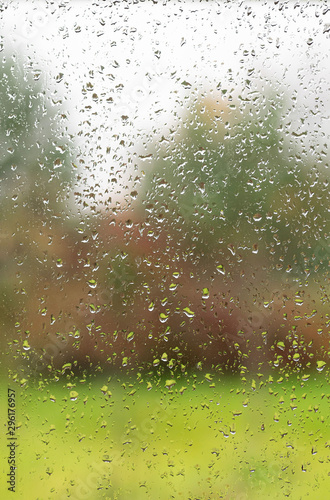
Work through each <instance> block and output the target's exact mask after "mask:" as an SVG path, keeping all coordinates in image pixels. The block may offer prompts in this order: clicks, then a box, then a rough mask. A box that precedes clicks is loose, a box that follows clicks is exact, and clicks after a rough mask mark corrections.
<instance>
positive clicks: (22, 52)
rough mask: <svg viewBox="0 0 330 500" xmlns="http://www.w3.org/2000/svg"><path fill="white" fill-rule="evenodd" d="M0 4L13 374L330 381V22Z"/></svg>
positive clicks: (276, 15)
mask: <svg viewBox="0 0 330 500" xmlns="http://www.w3.org/2000/svg"><path fill="white" fill-rule="evenodd" d="M1 9H2V33H3V35H2V45H1V47H2V52H1V66H0V71H1V78H0V98H1V116H0V134H1V145H0V147H1V158H0V165H1V195H0V203H1V214H2V229H1V249H0V252H1V254H0V255H1V275H2V279H1V296H2V300H1V319H2V323H3V332H4V333H3V335H2V338H1V350H2V353H3V355H2V359H3V362H2V363H3V367H4V368H7V367H9V368H10V369H11V370H13V373H16V372H17V373H18V372H20V374H21V375H24V376H33V377H44V376H45V374H49V376H50V377H51V378H55V379H56V378H58V377H60V376H61V374H63V373H66V372H67V371H70V370H72V371H73V372H74V373H80V372H86V373H90V372H91V373H94V372H95V371H100V372H105V373H108V372H109V373H112V372H116V373H117V372H123V373H130V372H133V373H135V372H137V371H149V372H152V373H155V374H157V375H163V374H166V375H167V376H169V377H170V376H174V374H175V373H186V372H189V373H191V372H195V371H196V370H197V371H198V370H201V371H203V370H215V371H217V372H219V373H238V374H240V375H241V376H242V377H245V375H246V374H248V373H256V372H257V371H259V370H261V371H262V372H263V373H268V372H270V373H272V372H273V371H276V372H278V371H279V372H281V373H286V372H287V370H289V371H298V372H299V371H305V370H306V369H309V368H318V369H319V370H322V369H323V368H324V366H325V365H326V362H327V361H328V360H329V353H330V345H329V321H330V318H329V298H328V292H329V274H328V266H329V186H328V182H329V153H328V148H327V142H328V139H329V109H330V108H329V104H330V103H329V93H328V86H329V74H328V51H327V47H328V44H329V24H328V22H329V12H328V10H327V9H326V8H324V7H323V6H322V5H321V4H318V5H316V6H310V5H308V4H301V5H300V6H299V8H296V7H295V5H294V4H293V3H292V4H288V5H286V7H285V9H284V8H279V6H273V5H270V4H263V5H261V4H258V3H253V2H251V3H246V4H245V5H243V6H241V7H240V8H239V9H237V6H234V7H231V6H229V5H226V6H225V5H223V4H217V3H212V4H210V3H207V2H201V3H198V4H197V3H196V5H195V8H192V6H191V4H190V3H189V4H182V3H180V2H176V3H173V4H171V5H167V6H166V9H167V10H166V12H167V13H168V14H167V16H168V19H166V22H165V21H164V20H163V19H162V16H163V14H164V11H163V7H162V6H161V5H160V3H157V2H155V3H153V4H144V3H142V2H141V3H137V4H136V5H134V6H131V7H130V9H127V6H125V5H121V4H117V3H114V4H113V5H111V6H108V7H103V6H101V5H94V4H93V9H92V10H93V12H92V14H93V15H92V16H91V15H90V14H91V5H90V4H88V3H86V2H74V3H73V2H62V3H61V4H60V5H59V6H57V7H55V6H53V5H52V4H51V3H42V2H32V3H31V2H19V3H14V2H8V3H7V4H5V5H3V6H2V7H1Z"/></svg>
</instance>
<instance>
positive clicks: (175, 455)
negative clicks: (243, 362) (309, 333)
mask: <svg viewBox="0 0 330 500" xmlns="http://www.w3.org/2000/svg"><path fill="white" fill-rule="evenodd" d="M264 379H265V380H264ZM64 382H65V383H64ZM260 382H261V383H263V384H262V385H261V387H260ZM68 383H69V384H70V383H71V384H73V386H70V385H67V384H68ZM12 384H13V383H11V384H10V385H12ZM14 385H15V384H14ZM152 385H153V387H152V388H151V389H150V390H148V389H147V382H146V380H145V379H144V378H143V377H142V376H141V377H140V378H139V379H138V380H137V381H135V382H133V383H132V384H130V383H129V381H126V383H125V384H123V381H122V380H121V381H118V380H117V379H116V378H115V377H113V378H112V379H111V380H110V381H109V379H107V378H106V377H104V378H102V377H99V378H96V377H94V378H91V379H90V381H88V380H87V381H86V382H84V383H81V382H79V380H77V379H74V380H69V379H67V380H65V379H64V381H63V380H60V381H59V382H57V383H49V384H48V385H47V384H44V385H43V386H41V387H40V389H38V388H37V387H33V384H31V385H30V386H25V387H23V388H20V386H19V385H18V384H16V385H15V389H16V399H17V422H18V425H19V429H18V431H17V436H18V442H19V447H18V448H17V462H18V468H17V471H16V472H17V484H16V490H17V491H16V494H15V495H12V494H11V493H10V492H8V491H6V484H5V480H4V477H5V475H6V474H7V472H8V471H7V468H8V465H7V461H6V456H7V455H6V454H7V451H6V449H5V445H6V442H5V439H2V441H1V442H2V451H1V454H2V457H3V459H2V470H3V475H2V482H1V491H0V497H1V498H3V499H7V498H12V497H13V498H18V499H24V500H36V499H40V500H45V499H48V498H49V499H52V498H54V499H59V500H62V499H66V498H70V499H71V500H78V499H91V500H98V499H120V500H128V499H134V500H135V499H136V500H139V499H159V500H163V499H164V500H165V499H166V500H167V499H170V498H174V499H180V498H182V499H184V500H187V499H201V500H202V499H203V500H204V499H219V498H225V499H239V500H243V499H252V500H254V499H259V498H271V499H275V498H285V497H290V498H293V499H300V498H301V499H305V498H311V499H320V498H327V496H328V491H329V480H330V478H329V475H330V436H329V432H330V426H329V399H330V394H329V392H330V390H329V387H328V384H327V381H326V377H325V376H323V374H320V373H317V374H315V377H314V376H313V375H312V376H311V377H310V378H309V380H307V381H305V382H302V380H301V379H300V380H298V379H297V377H295V378H292V379H290V380H286V381H284V382H282V383H279V382H277V381H276V380H274V381H273V382H272V383H270V382H269V381H268V380H267V378H266V377H264V378H258V377H257V376H256V377H255V381H254V382H253V381H252V380H249V381H247V382H242V381H240V380H239V379H236V378H230V377H223V378H221V379H220V380H216V378H215V377H214V378H213V380H212V382H210V381H209V380H207V378H205V377H203V376H201V377H200V378H199V379H193V378H191V379H190V380H187V379H185V378H182V379H181V380H178V381H177V383H176V384H175V385H174V386H172V387H171V388H170V389H169V388H167V387H165V385H166V382H165V380H159V381H158V385H157V381H156V383H152ZM183 385H185V386H186V388H185V389H184V388H183ZM105 386H106V387H105ZM101 389H103V391H102V390H101ZM72 391H75V393H77V394H73V393H72ZM108 391H111V395H110V394H109V393H108ZM1 393H2V395H3V396H4V397H3V398H2V401H1V403H2V406H1V407H2V409H3V410H2V417H3V421H4V425H5V416H6V413H5V412H6V401H5V399H6V393H7V386H3V388H2V391H1ZM70 393H71V396H72V397H73V398H74V399H75V398H76V399H75V400H71V398H70ZM5 433H6V428H5V427H4V426H3V437H4V438H5Z"/></svg>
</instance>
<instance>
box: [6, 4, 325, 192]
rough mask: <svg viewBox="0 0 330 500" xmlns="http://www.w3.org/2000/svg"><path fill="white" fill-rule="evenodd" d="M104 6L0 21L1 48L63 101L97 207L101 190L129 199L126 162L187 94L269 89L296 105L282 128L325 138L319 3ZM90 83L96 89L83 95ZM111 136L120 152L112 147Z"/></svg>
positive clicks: (42, 7)
mask: <svg viewBox="0 0 330 500" xmlns="http://www.w3.org/2000/svg"><path fill="white" fill-rule="evenodd" d="M111 3H112V2H92V1H79V0H78V1H74V0H73V1H62V2H61V1H56V2H50V1H48V2H46V1H30V0H29V1H8V2H6V3H5V4H6V9H5V10H4V12H3V13H2V19H1V33H2V38H3V44H4V48H5V49H6V50H15V51H17V52H22V53H23V54H25V56H30V57H31V59H32V61H34V64H35V65H36V67H35V69H36V70H38V69H39V70H40V69H41V70H42V72H43V74H44V76H45V78H46V79H47V84H48V87H49V88H50V89H51V91H52V92H53V94H55V93H57V94H58V95H60V96H62V97H64V101H65V105H66V106H67V108H68V110H69V117H70V119H69V129H70V131H71V133H73V134H74V136H75V137H76V143H77V147H78V149H79V151H80V153H79V158H80V159H83V160H84V161H85V164H87V165H90V166H91V167H92V172H93V173H94V178H90V179H89V180H88V185H92V184H93V183H94V184H95V183H96V182H97V181H99V182H100V183H102V188H100V190H99V191H100V194H99V195H98V194H97V193H96V194H97V196H99V199H100V200H101V199H102V198H104V194H103V193H104V186H107V187H108V189H109V192H111V194H112V196H113V198H114V199H118V198H120V196H121V195H119V193H117V195H116V191H119V192H120V193H124V194H125V193H126V192H128V191H129V188H128V187H127V188H126V185H127V180H128V178H129V175H130V174H131V167H130V166H128V167H126V166H125V165H126V164H127V163H130V162H131V164H134V161H135V153H137V154H138V153H139V152H141V151H142V143H143V141H145V138H146V137H147V136H148V135H149V137H150V139H149V141H150V140H151V138H155V137H157V136H159V135H163V134H166V130H168V129H169V127H170V125H171V124H172V125H173V124H175V122H176V121H177V120H178V117H179V116H180V114H182V110H183V109H184V106H185V104H184V103H185V102H186V99H187V98H189V96H190V95H192V94H195V95H198V94H199V93H200V92H203V91H205V90H208V91H211V90H215V88H216V86H217V85H218V84H219V83H221V88H225V89H228V90H230V89H232V88H234V89H235V92H236V95H237V94H239V93H243V94H245V95H248V93H249V92H251V91H253V90H255V89H260V88H261V86H262V85H263V84H265V83H267V81H269V82H274V83H275V84H276V83H277V82H278V83H279V84H280V85H281V86H282V88H285V89H286V90H287V92H288V95H289V96H292V95H293V94H294V93H296V96H297V101H296V104H295V111H296V113H295V114H293V115H292V117H293V118H294V120H293V121H294V124H293V125H292V126H291V127H293V129H291V130H296V131H301V127H302V126H305V127H307V128H308V132H309V134H308V135H309V140H310V141H311V143H313V141H314V143H319V142H320V137H322V134H323V135H324V142H326V141H327V140H328V139H329V134H330V120H329V117H330V116H329V113H330V97H329V95H330V92H329V86H330V70H329V67H330V65H329V44H330V28H329V30H328V27H330V9H329V10H327V7H326V3H325V2H316V3H315V4H311V3H306V2H278V3H277V5H274V2H229V4H227V3H226V2H201V3H200V2H197V1H196V2H193V1H190V2H187V1H185V2H179V1H172V2H166V5H163V3H165V2H160V1H159V2H158V3H157V4H154V3H153V2H139V3H138V4H134V3H133V2H118V4H116V5H115V6H111ZM95 4H97V5H95ZM230 70H231V71H230ZM252 70H253V71H252ZM60 74H62V76H61V77H60V78H58V75H60ZM147 74H149V76H146V75H147ZM247 79H249V80H251V88H250V89H249V88H247V87H246V84H245V81H246V80H247ZM57 80H60V81H59V82H58V83H57ZM183 81H187V82H189V83H190V84H191V87H190V88H185V86H183V85H182V82H183ZM88 83H91V84H92V85H93V90H91V91H89V90H87V91H86V92H85V93H84V92H83V91H82V89H83V88H87V84H88ZM120 89H121V90H120ZM93 94H97V96H98V97H97V100H95V98H94V99H93V97H92V95H93ZM109 97H111V98H112V99H113V103H112V104H109V103H107V102H106V99H107V98H109ZM88 106H90V108H89V107H88ZM175 110H177V115H176V114H175ZM314 113H316V114H314ZM122 115H127V116H128V120H127V124H125V123H124V122H123V120H122V118H121V116H122ZM300 117H304V118H306V120H305V124H304V125H302V123H301V121H300V120H299V118H300ZM83 122H85V123H83ZM87 122H88V123H87ZM79 133H80V134H81V135H79ZM85 134H87V135H85ZM114 135H118V136H119V137H120V138H122V139H124V141H125V144H126V146H125V147H121V146H118V141H119V140H118V139H116V138H114V137H113V136H114ZM322 140H323V138H322ZM130 142H131V143H132V144H133V145H132V146H127V144H129V143H130ZM109 147H110V148H111V152H110V154H106V149H107V148H109ZM117 171H120V173H118V174H116V175H117V180H118V181H119V182H118V184H117V185H114V184H113V182H112V181H111V179H112V178H113V177H114V173H115V172H117ZM88 175H90V172H89V174H88Z"/></svg>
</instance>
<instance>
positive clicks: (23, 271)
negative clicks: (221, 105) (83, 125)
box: [0, 54, 72, 346]
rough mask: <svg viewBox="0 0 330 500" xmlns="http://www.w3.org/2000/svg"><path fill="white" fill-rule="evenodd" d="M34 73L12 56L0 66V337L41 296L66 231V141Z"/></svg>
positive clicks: (58, 107) (59, 113)
mask: <svg viewBox="0 0 330 500" xmlns="http://www.w3.org/2000/svg"><path fill="white" fill-rule="evenodd" d="M35 67H36V66H35V64H33V63H32V62H31V61H30V60H29V59H23V58H20V57H18V56H17V55H15V54H14V55H8V54H4V55H2V57H1V60H0V106H1V109H0V182H1V184H0V209H1V252H0V268H1V275H2V279H1V285H0V292H1V297H2V300H1V305H0V307H1V310H0V314H1V321H2V322H4V323H5V324H6V329H5V331H7V332H8V331H9V332H12V328H13V325H14V323H15V322H18V323H19V320H20V317H21V316H22V315H23V316H24V314H25V313H26V310H27V309H28V307H29V303H30V304H31V303H33V301H34V300H36V295H37V294H42V287H40V288H39V289H38V280H40V279H42V276H48V278H49V279H51V276H52V273H53V272H54V271H53V268H54V260H55V262H56V259H57V257H58V256H57V255H56V253H57V252H58V251H59V246H58V240H61V238H63V235H64V234H65V228H67V227H68V217H67V215H66V214H67V213H68V211H67V207H68V196H69V195H70V188H69V186H70V182H71V179H72V164H71V158H72V153H71V151H72V140H71V138H70V135H69V133H68V131H67V128H66V116H65V112H64V111H63V103H62V102H61V100H60V99H57V102H56V101H55V100H54V99H52V97H51V95H50V93H49V92H48V91H47V89H46V82H45V78H44V75H43V72H42V71H41V70H35V69H33V68H35ZM52 240H54V242H55V243H54V245H51V244H50V243H51V241H52ZM56 241H57V245H56ZM52 253H55V256H54V258H53V259H52ZM29 301H30V302H29ZM9 337H11V334H10V335H9ZM4 340H5V339H4V337H3V338H2V342H4ZM2 346H3V344H2Z"/></svg>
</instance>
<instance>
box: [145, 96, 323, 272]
mask: <svg viewBox="0 0 330 500" xmlns="http://www.w3.org/2000/svg"><path fill="white" fill-rule="evenodd" d="M240 104H241V105H240ZM188 109H189V108H188ZM283 113H284V105H283V99H282V98H281V97H279V96H278V95H276V94H275V95H274V94H273V95H272V94H271V93H270V92H269V93H268V94H265V95H257V96H255V98H254V99H253V102H252V103H251V102H248V103H246V102H242V103H236V104H230V103H229V102H226V101H225V100H224V99H222V98H221V97H219V98H218V99H216V98H212V97H208V98H204V99H199V100H198V101H197V103H193V104H192V105H191V106H190V110H189V112H188V115H187V116H186V117H185V118H183V120H182V125H181V127H180V128H179V130H178V131H177V133H176V134H172V137H168V138H166V137H165V138H164V137H163V140H162V141H161V144H160V145H158V146H157V147H156V146H155V150H154V152H153V161H152V162H151V165H150V168H149V170H148V171H146V182H145V189H144V190H141V193H140V197H139V202H140V204H141V206H142V207H143V208H144V214H145V217H146V220H148V221H150V222H151V223H152V225H153V226H157V225H158V226H159V225H160V224H161V225H162V226H163V225H164V224H165V225H166V224H167V228H168V229H170V230H171V231H174V232H176V238H178V239H179V240H184V241H185V244H186V248H187V249H188V248H189V249H190V250H193V251H197V252H202V253H203V252H204V254H205V255H209V256H211V258H212V259H213V255H212V250H215V249H217V250H218V251H219V250H220V251H221V246H219V242H224V243H225V244H226V245H225V246H227V245H231V248H232V249H233V251H235V249H236V250H237V247H238V246H239V247H241V248H247V249H248V250H249V251H250V252H251V251H253V250H255V251H257V249H258V252H259V257H260V255H262V256H263V258H266V257H267V259H268V257H271V259H272V260H273V261H274V265H275V267H276V266H277V269H282V268H284V269H286V268H288V267H289V268H291V269H296V271H297V272H298V274H300V275H301V271H302V270H304V269H305V268H306V267H308V266H307V265H306V257H307V258H309V259H310V261H309V262H308V264H309V265H310V266H313V264H314V267H315V268H318V266H320V264H321V267H322V269H324V268H325V267H324V266H325V265H328V262H326V261H324V262H323V261H321V262H320V260H322V259H318V260H319V261H318V262H312V261H311V259H312V256H313V254H315V252H316V251H317V250H319V247H320V241H321V242H322V241H323V242H324V240H325V239H327V238H328V236H327V235H328V233H329V217H328V206H329V193H328V183H327V179H326V178H325V176H324V175H323V174H322V172H320V171H319V170H318V169H317V168H316V167H315V166H314V165H313V164H312V162H311V159H310V157H308V156H306V155H305V159H304V160H303V159H302V155H301V154H299V151H298V149H297V150H296V151H294V152H292V150H293V148H292V146H290V148H289V147H288V142H287V141H286V138H285V136H284V133H283V128H284V127H283V123H284V121H283V119H284V116H285V115H284V114H283ZM157 218H160V219H161V222H160V224H159V223H157ZM266 250H267V252H266ZM269 251H270V252H269ZM317 253H318V254H319V257H320V252H317ZM322 264H323V266H322Z"/></svg>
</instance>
